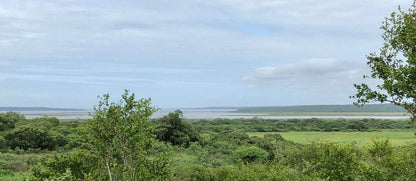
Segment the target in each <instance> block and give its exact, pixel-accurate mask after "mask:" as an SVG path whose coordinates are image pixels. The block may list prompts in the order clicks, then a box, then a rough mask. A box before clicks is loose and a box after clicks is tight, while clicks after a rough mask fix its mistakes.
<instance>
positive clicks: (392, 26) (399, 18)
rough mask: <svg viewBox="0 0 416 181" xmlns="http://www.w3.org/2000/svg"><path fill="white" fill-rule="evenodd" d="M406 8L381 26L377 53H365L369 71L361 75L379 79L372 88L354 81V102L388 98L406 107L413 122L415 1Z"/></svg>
mask: <svg viewBox="0 0 416 181" xmlns="http://www.w3.org/2000/svg"><path fill="white" fill-rule="evenodd" d="M415 2H416V1H415ZM415 2H413V5H412V7H411V8H410V9H408V10H407V11H404V10H402V9H401V8H400V7H399V8H398V10H397V12H393V13H392V14H391V15H390V17H387V18H386V19H385V21H384V22H383V25H382V26H381V29H382V30H383V31H384V33H383V35H382V38H383V40H384V44H383V46H382V47H381V49H380V52H379V53H371V54H369V55H368V56H367V60H368V62H367V64H368V66H369V67H370V68H371V74H370V75H365V76H364V78H372V79H378V80H381V81H382V83H381V84H379V85H377V86H376V88H375V89H372V88H370V87H369V86H368V85H367V84H364V83H363V84H355V85H354V86H355V88H356V89H357V93H356V94H355V95H354V96H351V97H352V98H355V99H356V102H355V103H354V104H357V105H363V104H366V103H369V102H381V103H384V102H388V103H392V104H394V105H397V106H401V107H403V108H404V109H406V110H407V111H408V112H409V113H410V116H411V120H412V122H416V5H415Z"/></svg>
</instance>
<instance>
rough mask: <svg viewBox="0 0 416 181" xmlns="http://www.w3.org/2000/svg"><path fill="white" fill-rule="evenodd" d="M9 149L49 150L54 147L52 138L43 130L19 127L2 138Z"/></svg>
mask: <svg viewBox="0 0 416 181" xmlns="http://www.w3.org/2000/svg"><path fill="white" fill-rule="evenodd" d="M4 139H5V140H6V143H7V145H9V146H10V148H11V149H15V148H20V149H23V150H28V149H37V148H39V149H49V150H52V149H53V148H54V147H55V144H54V141H53V138H52V137H51V136H50V135H49V134H48V133H47V132H46V131H44V130H40V129H37V128H33V127H19V128H17V129H16V130H13V131H11V132H9V133H7V134H6V135H5V136H4Z"/></svg>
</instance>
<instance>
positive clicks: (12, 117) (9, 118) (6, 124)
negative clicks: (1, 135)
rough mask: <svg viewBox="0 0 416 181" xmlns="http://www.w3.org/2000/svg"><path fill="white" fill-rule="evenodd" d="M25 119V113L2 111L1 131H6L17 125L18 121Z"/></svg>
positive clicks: (0, 116)
mask: <svg viewBox="0 0 416 181" xmlns="http://www.w3.org/2000/svg"><path fill="white" fill-rule="evenodd" d="M21 120H25V117H24V116H23V115H20V114H19V113H16V112H7V113H0V131H5V130H8V129H12V128H14V127H15V124H16V123H17V122H18V121H21Z"/></svg>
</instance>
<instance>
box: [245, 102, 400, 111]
mask: <svg viewBox="0 0 416 181" xmlns="http://www.w3.org/2000/svg"><path fill="white" fill-rule="evenodd" d="M238 112H245V113H256V112H257V113H259V112H262V113H268V112H275V113H279V112H406V110H405V109H403V108H402V107H399V106H395V105H393V104H369V105H365V106H362V107H358V106H355V105H307V106H266V107H243V108H238Z"/></svg>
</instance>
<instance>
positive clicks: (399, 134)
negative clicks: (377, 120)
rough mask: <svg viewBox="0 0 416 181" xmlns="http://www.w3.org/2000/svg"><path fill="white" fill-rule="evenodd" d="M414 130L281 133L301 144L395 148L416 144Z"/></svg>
mask: <svg viewBox="0 0 416 181" xmlns="http://www.w3.org/2000/svg"><path fill="white" fill-rule="evenodd" d="M267 133H270V132H250V133H248V134H249V135H250V136H258V137H263V136H264V134H267ZM413 133H414V132H413V131H412V130H397V131H396V130H383V131H374V132H279V134H280V135H282V136H283V138H285V139H287V140H290V141H293V142H296V143H301V144H307V143H311V142H316V141H317V142H333V143H356V144H357V146H359V147H363V146H366V145H369V144H371V143H372V140H373V139H374V140H385V139H389V141H390V142H391V143H392V145H394V146H403V145H410V144H416V136H415V135H414V134H413Z"/></svg>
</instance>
